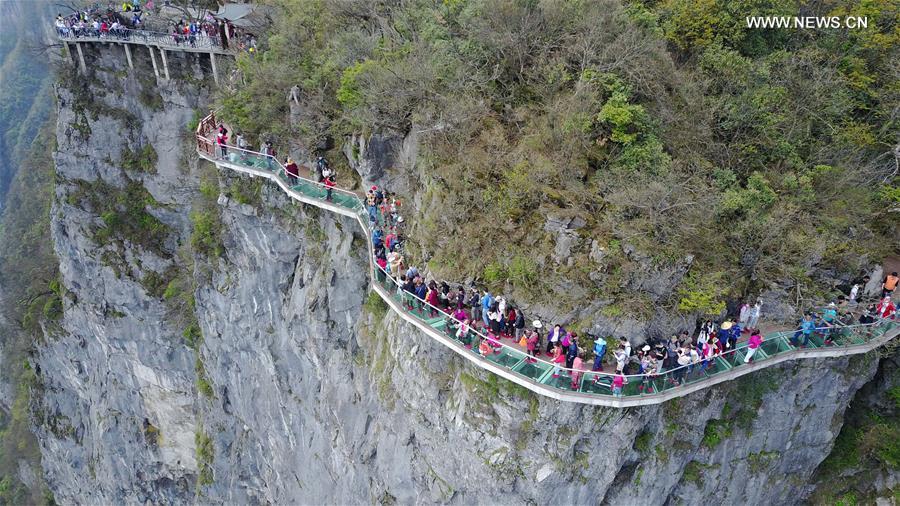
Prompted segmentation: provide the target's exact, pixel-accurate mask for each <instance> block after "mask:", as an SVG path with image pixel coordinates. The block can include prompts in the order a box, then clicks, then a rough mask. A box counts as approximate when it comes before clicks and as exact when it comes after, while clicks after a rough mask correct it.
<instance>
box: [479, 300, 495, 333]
mask: <svg viewBox="0 0 900 506" xmlns="http://www.w3.org/2000/svg"><path fill="white" fill-rule="evenodd" d="M493 304H494V296H493V295H491V292H488V291H485V292H484V296H483V297H482V298H481V319H482V321H484V326H485V327H487V326H488V325H490V323H491V322H489V321H488V311H490V310H491V306H492V305H493Z"/></svg>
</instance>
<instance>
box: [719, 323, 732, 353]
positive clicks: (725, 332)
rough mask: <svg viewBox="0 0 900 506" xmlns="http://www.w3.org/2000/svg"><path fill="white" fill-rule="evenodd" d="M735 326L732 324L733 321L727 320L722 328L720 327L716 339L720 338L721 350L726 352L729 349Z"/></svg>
mask: <svg viewBox="0 0 900 506" xmlns="http://www.w3.org/2000/svg"><path fill="white" fill-rule="evenodd" d="M733 326H734V324H733V323H731V320H725V321H724V322H722V326H721V327H719V332H718V335H717V336H716V337H718V338H719V349H721V350H724V349H726V348H728V340H729V338H730V337H731V327H733Z"/></svg>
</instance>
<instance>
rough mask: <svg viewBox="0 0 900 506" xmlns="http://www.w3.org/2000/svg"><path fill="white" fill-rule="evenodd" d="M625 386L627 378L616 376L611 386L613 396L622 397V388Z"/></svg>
mask: <svg viewBox="0 0 900 506" xmlns="http://www.w3.org/2000/svg"><path fill="white" fill-rule="evenodd" d="M624 386H625V376H622V375H621V374H616V375H615V376H613V380H612V383H611V384H610V388H611V389H612V394H613V395H614V396H616V397H622V388H623V387H624Z"/></svg>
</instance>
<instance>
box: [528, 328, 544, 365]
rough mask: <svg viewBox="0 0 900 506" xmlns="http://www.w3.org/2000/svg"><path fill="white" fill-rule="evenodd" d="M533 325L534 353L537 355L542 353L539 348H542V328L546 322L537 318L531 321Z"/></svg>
mask: <svg viewBox="0 0 900 506" xmlns="http://www.w3.org/2000/svg"><path fill="white" fill-rule="evenodd" d="M531 327H532V328H533V330H532V337H534V353H532V355H533V356H535V357H536V356H537V355H538V354H539V353H540V351H537V350H540V349H541V329H542V328H544V324H543V323H541V321H540V320H535V321H533V322H531Z"/></svg>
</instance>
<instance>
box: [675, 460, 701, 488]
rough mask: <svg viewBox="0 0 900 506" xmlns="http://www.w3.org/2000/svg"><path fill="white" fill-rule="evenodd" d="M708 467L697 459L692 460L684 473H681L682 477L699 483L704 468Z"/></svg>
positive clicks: (690, 481) (687, 480)
mask: <svg viewBox="0 0 900 506" xmlns="http://www.w3.org/2000/svg"><path fill="white" fill-rule="evenodd" d="M705 468H706V466H704V465H703V464H701V463H699V462H697V461H696V460H692V461H690V462H688V463H687V465H686V466H684V473H683V474H682V475H681V478H682V479H683V480H684V481H686V482H688V483H694V484H697V485H699V484H700V478H701V475H702V474H703V470H704V469H705Z"/></svg>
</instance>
